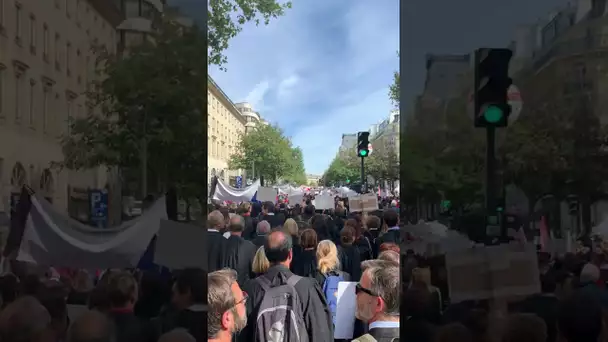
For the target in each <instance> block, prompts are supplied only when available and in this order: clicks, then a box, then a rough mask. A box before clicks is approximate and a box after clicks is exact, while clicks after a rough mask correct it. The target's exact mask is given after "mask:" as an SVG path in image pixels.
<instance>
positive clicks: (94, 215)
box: [90, 189, 108, 228]
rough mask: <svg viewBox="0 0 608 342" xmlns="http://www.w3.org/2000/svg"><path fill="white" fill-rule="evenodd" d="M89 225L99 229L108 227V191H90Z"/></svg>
mask: <svg viewBox="0 0 608 342" xmlns="http://www.w3.org/2000/svg"><path fill="white" fill-rule="evenodd" d="M90 199H91V200H90V201H91V223H92V224H93V225H95V226H97V227H99V228H106V227H107V226H108V191H107V190H105V189H104V190H91V192H90Z"/></svg>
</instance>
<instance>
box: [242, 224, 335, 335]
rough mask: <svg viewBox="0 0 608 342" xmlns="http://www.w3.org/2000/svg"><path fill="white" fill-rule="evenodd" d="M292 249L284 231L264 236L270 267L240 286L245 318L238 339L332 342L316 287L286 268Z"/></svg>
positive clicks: (326, 313)
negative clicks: (245, 296) (242, 286)
mask: <svg viewBox="0 0 608 342" xmlns="http://www.w3.org/2000/svg"><path fill="white" fill-rule="evenodd" d="M292 248H293V242H292V238H291V236H290V235H289V234H288V233H286V232H283V231H274V232H272V233H271V234H269V235H268V237H267V239H266V242H265V244H264V251H265V253H266V258H268V261H269V262H270V268H269V269H268V271H267V272H266V273H265V274H263V275H261V276H259V277H257V278H255V279H252V280H250V281H249V282H247V283H246V284H245V286H244V290H245V292H247V294H248V295H249V300H248V302H247V312H248V317H247V326H246V327H245V329H243V331H241V333H240V334H239V337H238V340H239V341H243V342H245V341H247V342H249V341H251V342H272V341H290V342H300V341H301V342H312V341H314V342H333V340H334V339H333V326H332V319H331V315H330V312H329V309H328V306H327V302H326V301H325V298H324V294H323V291H322V290H321V288H320V286H319V285H318V284H317V282H316V281H315V280H314V279H312V278H303V277H299V276H296V275H295V274H293V273H292V272H291V271H289V266H290V264H291V261H292V258H293V250H292Z"/></svg>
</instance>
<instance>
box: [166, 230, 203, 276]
mask: <svg viewBox="0 0 608 342" xmlns="http://www.w3.org/2000/svg"><path fill="white" fill-rule="evenodd" d="M206 245H207V232H206V231H205V230H204V228H202V227H198V226H195V225H191V224H185V223H180V222H175V221H169V220H161V222H160V230H159V232H158V237H157V239H156V248H155V250H154V263H155V264H158V265H161V266H165V267H168V268H171V269H183V268H188V267H197V268H202V269H204V270H206V269H207V248H206Z"/></svg>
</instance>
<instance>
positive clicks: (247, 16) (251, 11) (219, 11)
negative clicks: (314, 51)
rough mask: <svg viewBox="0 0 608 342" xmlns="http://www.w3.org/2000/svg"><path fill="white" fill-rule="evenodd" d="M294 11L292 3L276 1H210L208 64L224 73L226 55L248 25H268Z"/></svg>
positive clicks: (208, 11) (208, 15)
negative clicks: (286, 11)
mask: <svg viewBox="0 0 608 342" xmlns="http://www.w3.org/2000/svg"><path fill="white" fill-rule="evenodd" d="M288 8H291V1H288V2H286V3H284V4H281V3H280V2H279V1H276V0H246V1H238V0H209V6H208V8H207V37H208V40H209V49H208V52H209V53H208V63H209V65H217V66H219V67H220V68H222V69H225V68H224V67H223V65H225V64H226V63H227V62H228V60H227V58H226V56H225V55H224V54H223V52H224V51H225V50H226V49H227V48H228V43H229V41H230V39H232V38H234V37H236V36H237V35H238V34H239V32H241V31H242V30H243V25H244V24H245V23H247V22H254V23H255V24H256V25H259V24H260V23H263V24H265V25H268V23H270V19H272V18H278V17H280V16H282V15H284V14H285V10H286V9H288Z"/></svg>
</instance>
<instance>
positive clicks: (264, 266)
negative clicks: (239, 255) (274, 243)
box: [251, 246, 270, 277]
mask: <svg viewBox="0 0 608 342" xmlns="http://www.w3.org/2000/svg"><path fill="white" fill-rule="evenodd" d="M269 267H270V262H269V261H268V258H266V252H264V246H262V247H260V248H258V250H257V252H255V256H254V257H253V263H252V265H251V271H252V272H253V273H254V274H255V276H256V277H258V276H260V275H262V274H264V273H266V271H268V268H269Z"/></svg>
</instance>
